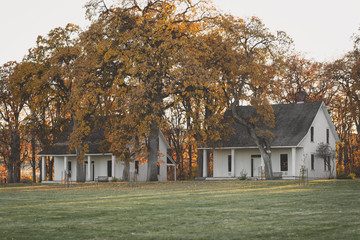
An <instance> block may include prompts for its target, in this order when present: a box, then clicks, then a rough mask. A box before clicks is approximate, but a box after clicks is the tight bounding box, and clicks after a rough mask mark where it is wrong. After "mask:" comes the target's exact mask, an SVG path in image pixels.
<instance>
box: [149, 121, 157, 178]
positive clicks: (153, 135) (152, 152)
mask: <svg viewBox="0 0 360 240" xmlns="http://www.w3.org/2000/svg"><path fill="white" fill-rule="evenodd" d="M148 149H149V156H148V171H147V180H148V181H158V177H157V160H158V150H159V125H158V123H157V121H156V120H152V122H151V123H150V135H149V146H148Z"/></svg>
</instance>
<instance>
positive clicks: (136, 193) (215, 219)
mask: <svg viewBox="0 0 360 240" xmlns="http://www.w3.org/2000/svg"><path fill="white" fill-rule="evenodd" d="M297 183H298V182H295V181H214V182H209V181H203V182H199V181H196V182H191V181H189V182H168V183H141V184H139V186H138V187H129V186H128V184H126V183H102V184H73V185H71V186H70V187H69V188H67V187H65V186H64V185H40V184H39V185H2V186H0V239H360V181H358V180H342V181H339V180H338V181H337V180H328V181H326V180H324V181H312V182H310V183H309V185H307V186H299V185H297Z"/></svg>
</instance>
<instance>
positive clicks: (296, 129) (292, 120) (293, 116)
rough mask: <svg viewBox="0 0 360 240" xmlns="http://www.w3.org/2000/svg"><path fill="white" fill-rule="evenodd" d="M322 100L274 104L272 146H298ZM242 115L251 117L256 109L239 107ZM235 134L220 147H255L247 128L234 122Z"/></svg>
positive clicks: (271, 129)
mask: <svg viewBox="0 0 360 240" xmlns="http://www.w3.org/2000/svg"><path fill="white" fill-rule="evenodd" d="M321 104H322V102H308V103H294V104H277V105H272V106H273V109H274V114H275V127H274V128H268V129H269V130H270V131H271V132H272V133H273V134H274V135H275V137H274V138H273V139H272V140H271V146H272V147H274V146H297V145H298V144H299V143H300V141H301V140H302V139H303V137H304V136H305V135H306V133H307V132H308V131H309V129H310V127H311V124H312V122H313V120H314V118H315V116H316V114H317V112H318V110H319V108H320V106H321ZM238 111H239V113H240V115H242V116H245V118H249V116H254V113H255V109H254V108H253V107H251V106H242V107H239V108H238ZM232 126H233V134H231V135H230V138H229V139H227V140H224V141H222V142H221V143H220V145H221V146H219V147H255V146H256V144H255V143H254V142H253V141H252V139H251V137H250V135H249V133H248V131H247V129H246V128H245V127H244V126H242V125H240V124H238V123H234V124H232Z"/></svg>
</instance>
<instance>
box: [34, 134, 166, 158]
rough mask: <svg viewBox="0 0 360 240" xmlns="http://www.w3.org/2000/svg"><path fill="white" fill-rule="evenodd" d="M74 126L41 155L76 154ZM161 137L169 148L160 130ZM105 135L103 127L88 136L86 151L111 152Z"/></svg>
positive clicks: (90, 153)
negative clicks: (72, 144) (72, 137)
mask: <svg viewBox="0 0 360 240" xmlns="http://www.w3.org/2000/svg"><path fill="white" fill-rule="evenodd" d="M71 129H72V128H67V129H66V130H65V131H64V132H63V133H62V134H61V136H60V138H59V140H58V141H57V142H56V143H55V144H54V145H52V146H51V147H49V148H47V149H44V150H43V151H41V152H40V153H38V155H39V156H64V155H73V156H76V152H75V150H72V151H69V138H70V135H71V131H72V130H71ZM159 137H160V138H161V139H162V140H163V141H164V142H165V145H166V147H167V148H168V149H169V148H170V145H169V143H168V141H167V140H166V138H165V136H164V134H163V133H162V131H160V134H159ZM104 140H105V136H104V131H103V130H102V129H98V130H95V131H93V132H91V134H90V135H89V136H88V137H86V139H85V141H86V142H87V144H88V146H89V151H88V152H86V155H100V154H105V155H107V154H110V152H109V149H108V148H107V146H106V144H102V143H104Z"/></svg>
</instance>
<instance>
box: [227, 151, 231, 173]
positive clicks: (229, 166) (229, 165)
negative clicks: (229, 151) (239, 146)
mask: <svg viewBox="0 0 360 240" xmlns="http://www.w3.org/2000/svg"><path fill="white" fill-rule="evenodd" d="M228 172H231V155H228Z"/></svg>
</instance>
